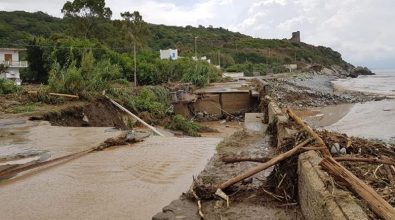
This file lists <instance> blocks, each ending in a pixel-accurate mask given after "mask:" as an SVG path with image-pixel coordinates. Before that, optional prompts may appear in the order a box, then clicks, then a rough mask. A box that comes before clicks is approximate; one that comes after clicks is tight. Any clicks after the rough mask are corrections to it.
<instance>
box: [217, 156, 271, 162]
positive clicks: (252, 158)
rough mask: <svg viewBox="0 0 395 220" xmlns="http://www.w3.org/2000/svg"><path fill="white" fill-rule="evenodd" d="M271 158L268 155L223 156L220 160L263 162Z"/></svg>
mask: <svg viewBox="0 0 395 220" xmlns="http://www.w3.org/2000/svg"><path fill="white" fill-rule="evenodd" d="M271 159H272V158H269V157H260V158H259V157H223V158H222V162H224V163H239V162H257V163H265V162H267V161H269V160H271Z"/></svg>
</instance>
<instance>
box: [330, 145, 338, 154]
mask: <svg viewBox="0 0 395 220" xmlns="http://www.w3.org/2000/svg"><path fill="white" fill-rule="evenodd" d="M339 152H340V145H339V143H335V144H333V145H332V147H331V153H332V154H338V153H339Z"/></svg>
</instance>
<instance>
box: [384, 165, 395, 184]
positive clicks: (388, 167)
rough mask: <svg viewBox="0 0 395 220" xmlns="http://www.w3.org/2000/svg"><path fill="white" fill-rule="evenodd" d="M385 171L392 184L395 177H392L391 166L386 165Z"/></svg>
mask: <svg viewBox="0 0 395 220" xmlns="http://www.w3.org/2000/svg"><path fill="white" fill-rule="evenodd" d="M384 169H385V172H386V173H387V177H388V180H389V181H390V182H393V181H395V178H394V175H392V170H391V166H390V165H388V164H385V165H384Z"/></svg>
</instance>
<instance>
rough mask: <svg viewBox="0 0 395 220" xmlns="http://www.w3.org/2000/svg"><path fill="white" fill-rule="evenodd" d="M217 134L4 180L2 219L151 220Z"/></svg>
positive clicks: (145, 145) (150, 143) (181, 187)
mask: <svg viewBox="0 0 395 220" xmlns="http://www.w3.org/2000/svg"><path fill="white" fill-rule="evenodd" d="M219 141H220V139H218V138H176V137H151V138H149V139H147V140H146V141H144V142H142V143H139V144H135V145H131V146H127V147H120V148H115V149H111V150H106V151H102V152H96V153H93V154H89V155H87V156H84V157H82V158H79V159H76V160H73V161H70V162H68V163H66V164H62V165H60V166H56V167H53V168H50V169H46V170H43V171H39V172H36V173H35V175H32V176H28V177H25V176H24V177H19V178H16V179H14V180H11V181H8V182H3V183H1V184H0V198H1V200H0V213H1V218H2V219H40V220H41V219H150V218H151V217H152V216H153V215H154V214H155V213H157V212H158V211H160V210H161V208H162V207H163V206H165V205H167V204H168V203H169V202H170V201H172V200H174V199H176V198H177V197H178V196H179V195H180V194H181V193H182V192H184V191H186V190H187V189H188V187H189V186H190V184H191V182H192V175H196V174H197V173H198V172H200V171H201V170H202V169H203V168H204V166H205V164H206V163H207V160H208V159H209V158H210V157H211V156H212V155H213V153H214V151H215V146H216V144H217V143H218V142H219Z"/></svg>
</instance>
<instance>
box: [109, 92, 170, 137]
mask: <svg viewBox="0 0 395 220" xmlns="http://www.w3.org/2000/svg"><path fill="white" fill-rule="evenodd" d="M106 98H107V99H108V100H110V102H112V104H114V105H115V106H117V107H118V108H119V109H121V110H122V111H124V112H126V113H127V114H129V115H130V116H132V117H133V118H135V119H136V120H137V121H139V122H140V123H141V124H143V125H144V126H146V127H147V128H149V129H151V130H152V131H153V132H154V133H155V134H157V135H159V136H162V137H164V135H163V134H162V133H160V132H159V131H158V130H156V128H154V127H152V126H151V125H149V124H148V123H146V122H145V121H143V119H141V118H139V117H138V116H137V115H135V114H133V113H131V112H130V111H129V110H127V109H126V108H124V107H123V106H122V105H120V104H119V103H118V102H116V101H114V100H112V99H110V98H109V97H108V96H106Z"/></svg>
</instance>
